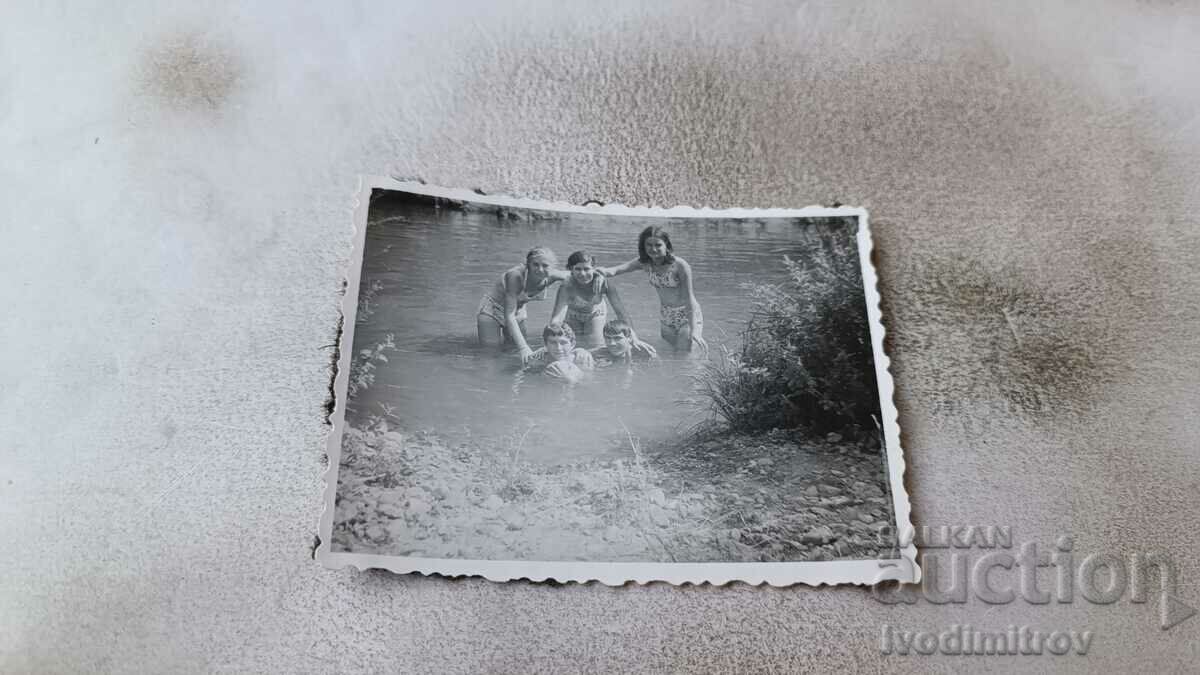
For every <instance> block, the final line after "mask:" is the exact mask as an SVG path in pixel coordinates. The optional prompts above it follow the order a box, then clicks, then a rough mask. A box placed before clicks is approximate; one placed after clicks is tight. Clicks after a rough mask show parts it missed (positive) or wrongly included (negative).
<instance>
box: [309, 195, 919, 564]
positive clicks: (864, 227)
mask: <svg viewBox="0 0 1200 675" xmlns="http://www.w3.org/2000/svg"><path fill="white" fill-rule="evenodd" d="M374 190H391V191H396V192H407V193H411V194H417V195H424V196H429V197H441V198H445V199H451V200H455V201H462V202H473V203H477V204H487V205H492V206H505V207H511V208H520V209H533V210H539V211H558V212H563V213H588V214H596V215H609V216H637V217H642V218H647V217H648V218H654V217H659V218H708V219H711V218H806V217H807V218H812V217H837V216H856V217H857V219H858V254H859V261H860V263H861V267H862V280H863V289H864V291H865V295H866V304H867V319H868V323H869V325H870V331H871V345H872V348H873V352H874V360H875V377H876V380H877V381H878V383H879V405H880V411H881V413H882V415H883V420H882V423H883V432H884V443H885V446H886V447H885V450H886V455H887V468H888V484H889V486H890V491H891V494H892V512H893V513H894V514H895V518H896V523H895V532H896V534H897V543H898V547H897V548H896V549H894V550H895V551H896V553H897V554H898V557H895V558H878V559H877V558H870V559H865V560H827V561H801V562H707V563H670V562H576V561H532V560H529V561H527V560H465V559H453V558H415V557H408V556H386V555H371V554H361V553H343V552H335V551H332V550H331V549H330V545H331V544H332V541H333V536H332V535H333V517H334V503H335V499H336V497H337V485H338V468H339V465H340V460H341V452H342V434H343V432H344V430H345V418H346V387H347V384H348V382H349V376H350V362H351V359H352V358H353V345H354V325H355V318H356V314H357V311H358V289H359V282H360V278H361V274H362V262H363V246H364V242H365V239H366V230H367V216H368V211H369V210H370V201H371V200H370V198H371V193H372V191H374ZM354 226H355V229H354V250H353V253H352V254H351V256H350V261H349V269H348V270H347V273H346V289H345V294H344V296H343V297H342V316H343V320H342V336H341V339H340V341H339V345H340V346H339V350H340V351H339V356H338V363H337V376H336V378H335V379H334V389H333V393H334V410H333V414H332V415H330V418H329V421H330V424H331V426H332V430H331V431H330V433H329V440H328V444H327V452H328V457H329V466H328V468H327V469H326V471H325V500H324V510H323V511H322V514H321V522H320V531H319V534H320V542H321V543H320V545H319V546H318V547H317V550H316V559H317V560H318V561H319V562H320V563H321V564H322V565H324V566H326V567H329V568H333V569H340V568H342V567H345V566H347V565H352V566H354V567H357V568H358V569H359V570H366V569H385V570H389V571H391V572H395V573H398V574H410V573H414V572H416V573H420V574H426V575H428V574H439V575H443V576H448V577H459V576H480V577H483V578H485V579H489V580H491V581H497V582H503V581H512V580H517V579H528V580H530V581H546V580H554V581H557V582H560V583H566V582H570V581H574V582H579V583H586V582H589V581H599V582H601V583H603V584H607V585H610V586H620V585H624V584H626V583H628V582H631V581H632V582H637V583H643V584H644V583H649V582H653V581H665V582H668V583H671V584H684V583H692V584H701V583H710V584H715V585H723V584H727V583H730V582H735V581H740V582H745V583H748V584H754V585H758V584H763V583H767V584H770V585H772V586H791V585H794V584H807V585H810V586H820V585H823V584H830V585H832V584H860V585H863V584H875V583H879V582H882V581H898V582H901V583H916V582H918V581H920V579H921V569H920V567H919V566H918V565H917V560H916V555H917V550H916V547H915V546H914V545H913V543H912V541H911V537H906V536H904V534H905V533H909V532H912V531H913V529H912V522H911V507H910V504H909V500H908V491H907V490H906V489H905V488H904V471H905V461H904V453H903V450H902V449H901V447H900V425H899V423H898V421H897V411H896V405H895V402H894V400H893V394H894V391H895V387H894V385H893V383H892V375H891V372H890V371H889V369H888V366H889V364H890V360H889V359H888V357H887V355H886V354H884V351H883V337H884V328H883V321H882V314H881V311H880V307H879V290H878V286H877V284H878V278H877V277H876V274H875V267H874V265H873V264H872V263H871V251H872V247H873V245H872V241H871V232H870V228H869V226H868V222H867V211H866V209H863V208H858V207H846V206H839V207H834V208H829V207H822V206H808V207H805V208H800V209H782V208H766V209H710V208H700V209H697V208H692V207H688V206H679V207H675V208H669V209H666V208H657V207H635V206H623V205H619V204H612V205H603V206H600V205H594V206H578V205H574V204H565V203H561V202H542V201H535V200H530V199H518V198H514V197H503V196H494V195H481V194H479V193H477V192H473V191H471V190H465V189H456V188H442V187H434V186H431V185H425V184H423V183H419V182H411V181H399V180H395V179H392V178H384V177H375V176H364V177H362V178H361V179H360V187H359V190H358V193H357V204H356V207H355V212H354Z"/></svg>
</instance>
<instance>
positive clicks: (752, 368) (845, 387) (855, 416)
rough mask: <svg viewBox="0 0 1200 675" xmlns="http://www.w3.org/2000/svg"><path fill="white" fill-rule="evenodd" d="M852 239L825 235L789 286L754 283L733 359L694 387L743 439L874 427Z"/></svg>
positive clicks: (866, 333)
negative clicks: (789, 432)
mask: <svg viewBox="0 0 1200 675" xmlns="http://www.w3.org/2000/svg"><path fill="white" fill-rule="evenodd" d="M853 236H854V235H853V232H852V231H851V232H849V233H847V232H846V231H845V230H842V231H841V232H832V233H831V232H825V233H822V234H821V235H820V237H819V241H820V244H821V246H820V250H819V251H818V252H817V254H816V255H813V256H809V257H807V259H806V260H804V261H799V260H793V259H791V258H788V257H786V256H785V257H784V259H783V265H784V266H785V267H786V269H787V272H788V280H787V281H786V282H784V283H782V284H778V285H770V284H751V285H749V286H748V289H749V291H750V296H751V301H752V303H753V310H752V314H751V318H750V320H749V321H748V323H747V326H746V331H745V333H744V334H743V336H742V337H743V339H742V347H741V351H740V352H734V351H731V350H729V349H724V350H723V353H722V355H721V357H720V358H719V359H717V360H716V361H715V362H714V363H711V364H709V365H708V366H707V367H706V370H705V372H704V373H703V374H702V375H701V376H700V377H699V378H698V380H699V382H698V384H699V386H700V390H701V392H702V394H703V395H704V399H705V400H706V402H707V403H708V405H709V406H710V407H711V409H712V410H713V411H714V412H715V413H716V414H717V415H718V416H719V417H720V418H721V419H723V420H724V421H725V423H726V424H728V425H729V427H730V428H731V429H733V430H736V431H742V432H759V431H766V430H769V429H775V428H779V429H790V428H798V427H799V428H804V429H808V430H810V431H813V432H820V433H833V432H836V433H839V434H841V435H844V436H851V437H855V438H861V437H864V436H867V435H870V436H873V435H874V434H875V432H876V429H877V424H878V419H879V403H878V389H877V387H876V379H875V373H874V359H873V354H872V349H871V337H870V330H869V328H868V324H867V314H866V302H865V300H864V296H863V285H862V273H861V267H860V265H859V260H858V250H857V246H856V244H855V241H854V238H853Z"/></svg>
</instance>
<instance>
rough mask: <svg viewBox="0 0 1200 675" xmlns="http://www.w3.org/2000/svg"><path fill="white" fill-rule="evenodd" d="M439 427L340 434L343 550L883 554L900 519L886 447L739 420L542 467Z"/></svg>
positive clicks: (717, 556)
mask: <svg viewBox="0 0 1200 675" xmlns="http://www.w3.org/2000/svg"><path fill="white" fill-rule="evenodd" d="M522 442H523V439H519V438H514V439H512V440H511V441H509V442H507V443H503V444H501V447H495V448H481V447H477V446H473V445H471V444H468V443H458V444H451V443H448V442H446V441H445V440H444V439H442V438H440V437H439V436H438V435H437V434H435V433H432V432H415V433H405V432H402V431H399V430H395V429H392V430H387V429H377V430H373V431H362V430H357V429H350V428H347V430H346V432H345V434H344V436H343V450H342V462H341V469H340V471H339V486H338V500H337V505H336V509H335V516H334V528H333V542H332V544H333V548H334V550H337V551H351V552H355V553H375V554H381V555H398V556H420V557H452V558H470V559H518V560H589V561H660V562H717V561H721V562H753V561H799V560H835V559H856V558H875V557H880V556H881V555H885V554H886V553H887V552H888V551H889V550H890V547H889V546H888V545H887V542H881V541H880V540H879V537H878V536H877V533H878V532H879V531H880V530H881V529H883V528H885V527H886V526H888V525H891V524H892V523H893V522H894V518H893V517H892V514H891V506H890V503H891V502H890V499H889V497H888V491H887V479H886V473H885V471H884V462H883V458H882V455H881V452H880V450H879V449H878V448H873V447H871V446H870V445H869V444H867V445H864V444H858V443H849V442H846V441H842V440H841V439H839V438H837V437H836V436H835V435H831V436H829V437H828V438H826V439H822V440H813V439H807V438H804V437H803V436H802V435H800V434H799V433H796V432H779V431H776V432H771V433H768V434H765V435H761V436H747V435H742V434H732V433H728V432H724V433H716V434H712V435H709V436H707V437H702V438H696V439H689V440H687V441H683V440H680V441H676V442H674V443H663V444H659V445H657V446H654V447H646V448H642V447H640V445H639V443H638V442H637V439H635V438H632V437H630V438H627V442H628V451H629V452H628V457H625V458H620V459H611V460H605V461H593V462H581V463H575V464H567V465H556V466H544V465H540V464H537V463H533V462H529V461H526V460H523V459H522Z"/></svg>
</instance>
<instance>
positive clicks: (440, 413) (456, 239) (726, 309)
mask: <svg viewBox="0 0 1200 675" xmlns="http://www.w3.org/2000/svg"><path fill="white" fill-rule="evenodd" d="M543 215H545V217H538V218H531V217H529V215H528V214H527V213H524V212H517V213H515V214H513V213H509V214H506V213H500V214H497V213H494V212H477V211H464V210H461V209H457V208H435V207H433V206H430V205H423V204H418V205H413V204H411V203H404V204H399V205H396V204H392V205H379V206H373V207H372V210H371V214H370V224H369V225H368V229H367V235H366V246H365V249H364V250H365V254H364V262H363V271H362V282H361V286H360V288H361V289H363V290H365V289H368V288H372V287H374V288H376V289H378V290H377V291H376V292H375V293H374V295H373V297H372V299H371V302H370V308H371V312H370V314H369V316H368V317H367V318H366V319H365V320H362V321H360V322H359V323H358V325H357V326H356V328H355V336H354V353H355V354H358V353H359V352H360V350H363V349H367V348H370V347H371V346H372V345H374V344H376V343H378V342H380V341H382V340H384V339H385V337H386V336H387V335H389V334H390V335H392V336H394V342H395V345H396V349H395V350H394V351H388V352H386V357H387V359H388V361H387V362H386V363H382V362H381V363H379V364H378V369H377V370H376V372H375V375H376V377H375V381H374V383H373V384H372V385H371V387H370V388H369V389H367V390H366V391H364V392H361V393H360V394H358V395H357V396H356V397H355V400H354V401H352V402H351V404H352V408H353V410H352V415H351V416H349V421H350V423H351V424H354V423H356V422H360V421H361V419H363V418H364V417H365V416H367V415H372V414H375V415H378V414H382V413H383V412H384V410H385V409H386V410H388V411H389V412H390V415H391V420H392V421H393V422H395V423H398V424H399V425H400V426H401V427H402V428H404V429H407V430H413V431H415V430H421V429H428V430H436V431H437V432H438V433H439V434H441V435H442V436H444V437H447V438H450V439H451V440H455V441H467V442H472V443H473V444H476V445H478V446H481V447H494V448H497V449H499V450H503V451H508V452H517V451H516V450H515V449H516V448H517V447H519V448H520V450H519V453H520V455H521V457H522V458H524V459H530V460H535V461H538V462H542V463H560V462H572V461H580V460H587V459H593V458H599V457H610V456H622V455H625V456H628V455H631V444H630V438H631V437H632V438H633V439H634V440H635V441H638V442H640V443H646V442H651V441H655V440H661V439H663V438H666V437H669V436H672V435H675V434H678V433H680V432H681V431H684V430H686V429H688V428H689V427H690V426H691V425H694V424H696V423H697V422H700V421H702V420H704V419H705V418H706V415H707V413H705V412H703V410H697V408H696V407H695V406H694V405H689V403H688V401H689V399H692V400H694V398H693V393H692V392H693V386H694V385H693V382H692V379H691V376H692V375H694V374H696V372H697V371H698V369H700V368H701V367H702V363H701V362H700V361H698V360H696V359H694V358H688V357H687V356H686V355H676V354H674V353H673V352H672V350H671V348H670V346H668V345H666V344H665V343H664V342H663V341H662V339H661V338H660V337H659V335H658V332H659V330H658V315H659V303H658V296H657V294H656V293H655V291H654V289H653V288H652V287H651V286H650V284H649V283H648V281H647V276H646V274H645V273H644V272H631V273H629V274H625V275H621V276H620V277H617V278H615V279H613V280H611V281H612V283H613V284H614V285H615V286H616V287H617V288H618V290H619V292H620V293H621V298H622V300H624V303H625V306H626V308H627V310H628V311H629V313H630V314H631V317H632V319H633V323H634V327H635V328H636V329H637V330H638V332H639V334H640V336H641V337H642V338H643V339H645V340H647V341H649V342H650V343H651V344H653V345H655V346H656V347H657V348H658V349H659V353H660V354H661V355H662V357H663V359H662V361H661V363H659V364H658V365H655V366H638V367H635V368H634V369H632V370H630V369H628V368H625V367H612V368H607V369H600V370H598V371H597V372H596V373H595V374H594V376H592V377H591V378H589V379H588V380H587V381H585V382H582V383H580V384H578V385H575V386H567V385H564V384H562V383H561V382H558V381H554V380H549V379H547V378H545V377H539V376H537V375H533V374H522V373H520V372H519V368H518V361H517V358H516V356H515V353H514V352H512V351H511V350H508V351H505V352H504V353H503V354H500V353H496V352H493V351H490V350H487V349H485V348H482V347H479V346H477V344H476V338H475V316H476V309H477V307H478V304H479V299H480V297H481V296H482V295H483V294H484V293H485V292H486V291H488V290H489V289H491V287H492V286H493V285H494V284H495V283H496V280H497V279H498V278H500V276H501V274H502V273H503V272H504V270H506V269H508V268H509V267H512V266H513V265H516V264H518V263H520V262H522V261H523V260H524V256H525V253H526V251H528V250H529V249H530V248H532V247H533V246H535V245H541V246H549V247H550V248H552V249H553V250H554V251H555V252H556V253H557V254H558V257H559V261H560V265H561V264H563V263H565V262H566V258H567V256H568V255H569V254H570V253H571V252H572V251H575V250H578V249H587V250H588V251H589V252H591V253H592V254H593V255H595V256H596V257H597V258H598V261H599V264H600V265H601V266H609V265H614V264H617V263H620V262H624V261H626V260H629V259H631V258H633V257H635V256H636V252H637V237H638V233H639V232H640V231H641V230H642V229H643V228H644V227H646V226H647V225H650V224H657V225H661V226H664V227H666V228H667V229H668V231H669V232H670V234H671V237H672V240H673V243H674V246H675V252H676V254H678V255H680V256H681V257H683V258H685V259H686V260H687V261H688V262H689V263H690V264H691V265H692V269H693V275H694V288H695V293H696V297H697V299H698V300H699V302H700V305H701V307H702V309H703V311H704V335H705V338H706V339H707V340H708V342H709V345H710V347H711V349H712V355H713V358H717V355H718V354H719V352H720V348H721V345H723V344H724V345H727V346H728V347H729V348H730V349H736V348H737V347H738V345H739V344H740V339H741V332H742V330H743V329H744V327H745V322H746V320H747V318H748V316H749V291H748V290H747V289H746V288H745V287H744V285H745V284H748V283H751V282H757V283H778V282H781V281H783V280H784V279H785V278H786V277H785V274H784V270H783V266H782V257H783V256H784V255H790V256H791V257H793V258H802V257H804V256H807V255H812V254H813V252H814V251H816V250H819V248H818V246H817V244H816V243H815V241H814V238H813V237H812V236H806V235H811V232H806V231H805V228H806V226H807V225H806V224H805V223H803V222H800V221H796V220H793V219H763V220H755V221H734V220H700V219H664V218H635V219H630V218H616V217H611V216H599V215H591V214H559V215H557V216H549V215H546V214H543ZM556 289H557V286H555V287H552V288H551V290H550V292H549V293H548V296H549V298H548V299H547V300H544V301H534V302H531V303H529V305H527V309H528V315H529V318H528V320H527V323H526V328H527V331H528V333H529V336H528V337H529V343H530V345H531V346H532V347H534V348H535V349H536V348H537V347H538V346H540V345H541V342H542V340H541V330H542V328H543V327H544V326H545V324H546V322H547V321H548V319H549V316H550V312H551V310H552V309H553V297H554V291H555V290H556ZM613 315H614V314H613V312H612V310H611V308H610V309H609V316H610V317H612V316H613Z"/></svg>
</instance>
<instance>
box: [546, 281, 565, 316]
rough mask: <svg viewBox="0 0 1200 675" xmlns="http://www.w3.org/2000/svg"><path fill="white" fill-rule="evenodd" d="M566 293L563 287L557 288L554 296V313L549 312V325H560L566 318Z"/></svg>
mask: <svg viewBox="0 0 1200 675" xmlns="http://www.w3.org/2000/svg"><path fill="white" fill-rule="evenodd" d="M567 293H568V291H567V287H566V286H565V285H563V286H559V287H558V293H556V294H555V295H554V311H552V312H550V323H562V321H563V319H565V318H567Z"/></svg>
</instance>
